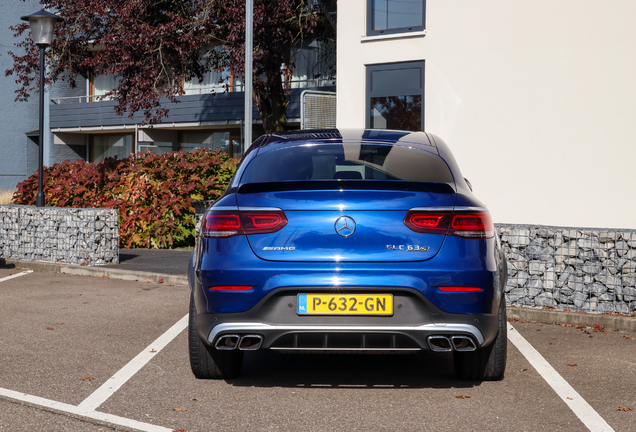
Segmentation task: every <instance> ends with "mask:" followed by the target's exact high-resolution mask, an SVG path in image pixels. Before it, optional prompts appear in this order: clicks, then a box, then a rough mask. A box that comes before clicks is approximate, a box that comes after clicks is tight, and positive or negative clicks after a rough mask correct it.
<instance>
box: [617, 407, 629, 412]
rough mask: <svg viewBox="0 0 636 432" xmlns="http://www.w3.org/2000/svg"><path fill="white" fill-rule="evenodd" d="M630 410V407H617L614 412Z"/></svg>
mask: <svg viewBox="0 0 636 432" xmlns="http://www.w3.org/2000/svg"><path fill="white" fill-rule="evenodd" d="M631 410H632V408H630V407H618V408H616V411H631Z"/></svg>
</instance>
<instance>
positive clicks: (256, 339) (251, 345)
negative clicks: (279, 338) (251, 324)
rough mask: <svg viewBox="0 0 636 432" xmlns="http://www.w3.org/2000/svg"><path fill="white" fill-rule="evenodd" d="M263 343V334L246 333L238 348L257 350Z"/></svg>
mask: <svg viewBox="0 0 636 432" xmlns="http://www.w3.org/2000/svg"><path fill="white" fill-rule="evenodd" d="M262 344H263V336H261V335H245V336H242V337H241V341H240V342H239V344H238V349H240V350H243V351H256V350H257V349H259V348H260V347H261V345H262Z"/></svg>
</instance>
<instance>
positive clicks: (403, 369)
mask: <svg viewBox="0 0 636 432" xmlns="http://www.w3.org/2000/svg"><path fill="white" fill-rule="evenodd" d="M227 382H228V383H229V384H230V385H233V386H239V387H296V388H297V387H304V388H378V389H390V388H395V389H398V388H472V387H475V386H477V385H480V384H481V383H480V382H466V381H459V380H457V379H456V378H455V371H454V367H453V357H452V355H451V354H450V353H430V352H423V353H417V354H397V355H386V354H378V355H356V354H285V353H277V352H272V351H261V352H258V353H254V352H247V353H245V358H244V361H243V370H242V373H241V375H240V377H239V378H236V379H232V380H228V381H227Z"/></svg>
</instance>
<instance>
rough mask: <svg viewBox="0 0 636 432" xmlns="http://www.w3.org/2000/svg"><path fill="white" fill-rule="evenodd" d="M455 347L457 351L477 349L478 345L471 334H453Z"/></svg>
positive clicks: (452, 338) (452, 339)
mask: <svg viewBox="0 0 636 432" xmlns="http://www.w3.org/2000/svg"><path fill="white" fill-rule="evenodd" d="M451 341H452V342H453V348H454V349H455V351H475V350H476V349H477V346H476V345H475V342H474V341H473V339H472V338H471V337H469V336H452V337H451Z"/></svg>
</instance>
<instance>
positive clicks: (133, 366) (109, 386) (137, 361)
mask: <svg viewBox="0 0 636 432" xmlns="http://www.w3.org/2000/svg"><path fill="white" fill-rule="evenodd" d="M186 327H188V315H186V316H184V317H183V318H181V319H180V320H179V321H178V322H177V323H176V324H175V325H173V326H172V327H170V328H169V329H168V331H166V332H165V333H164V334H162V335H161V336H159V337H158V338H157V339H156V340H155V341H154V342H153V343H151V344H150V345H148V347H147V348H146V349H144V350H143V351H142V352H140V353H139V354H137V356H136V357H135V358H134V359H132V360H131V361H130V362H128V364H127V365H126V366H124V367H123V368H121V369H120V370H119V371H118V372H117V373H116V374H115V375H113V376H112V377H110V378H109V379H108V380H107V381H106V382H105V383H104V384H102V386H101V387H100V388H98V389H97V390H95V391H94V392H93V393H92V394H91V395H90V396H89V397H87V398H86V399H84V401H82V403H80V404H79V407H80V408H84V409H89V410H95V409H97V407H99V406H100V405H101V404H103V403H104V402H105V401H106V400H107V399H108V398H109V397H111V396H112V395H113V394H114V393H115V392H116V391H117V390H119V388H120V387H121V386H123V385H124V384H125V383H126V381H128V380H129V379H130V378H132V377H133V375H135V374H136V373H137V372H139V370H140V369H141V368H142V367H144V366H145V365H146V364H147V363H148V362H149V361H150V360H152V359H153V357H154V356H155V355H157V354H159V352H160V351H161V350H162V349H163V348H164V347H165V346H166V345H168V344H169V343H170V342H171V341H172V340H173V339H174V338H176V337H177V336H178V335H179V333H181V332H182V331H183V330H185V329H186Z"/></svg>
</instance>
